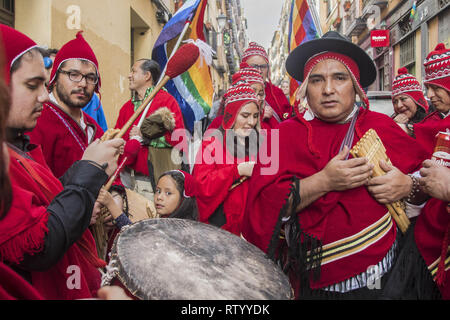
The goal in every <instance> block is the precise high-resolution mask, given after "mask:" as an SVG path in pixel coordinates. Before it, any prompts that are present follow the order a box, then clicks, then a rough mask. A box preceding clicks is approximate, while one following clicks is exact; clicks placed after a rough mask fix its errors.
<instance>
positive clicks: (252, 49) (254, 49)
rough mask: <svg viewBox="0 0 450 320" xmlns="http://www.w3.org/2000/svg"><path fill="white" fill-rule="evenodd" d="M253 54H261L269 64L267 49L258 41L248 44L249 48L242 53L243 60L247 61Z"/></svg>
mask: <svg viewBox="0 0 450 320" xmlns="http://www.w3.org/2000/svg"><path fill="white" fill-rule="evenodd" d="M252 56H261V57H263V58H264V60H266V63H267V64H268V63H269V56H268V55H267V52H266V50H265V49H264V47H263V46H261V45H259V44H257V43H256V42H250V43H249V44H248V48H247V49H245V51H244V54H243V55H242V62H246V61H247V60H248V59H249V58H250V57H252Z"/></svg>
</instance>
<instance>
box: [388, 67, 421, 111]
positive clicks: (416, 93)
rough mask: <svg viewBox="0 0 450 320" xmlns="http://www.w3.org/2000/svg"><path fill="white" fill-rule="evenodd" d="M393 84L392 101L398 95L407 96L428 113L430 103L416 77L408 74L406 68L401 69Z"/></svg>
mask: <svg viewBox="0 0 450 320" xmlns="http://www.w3.org/2000/svg"><path fill="white" fill-rule="evenodd" d="M397 73H398V74H397V76H396V77H395V79H394V81H393V82H392V100H394V98H395V97H396V96H398V95H401V94H405V95H407V96H409V97H411V99H413V100H414V101H415V102H416V104H417V105H419V106H420V107H422V108H423V109H424V110H425V111H426V112H428V103H427V101H426V100H425V96H424V95H423V92H422V87H421V85H420V83H419V81H417V79H416V77H414V76H413V75H412V74H409V73H408V70H407V69H406V68H400V69H398V71H397Z"/></svg>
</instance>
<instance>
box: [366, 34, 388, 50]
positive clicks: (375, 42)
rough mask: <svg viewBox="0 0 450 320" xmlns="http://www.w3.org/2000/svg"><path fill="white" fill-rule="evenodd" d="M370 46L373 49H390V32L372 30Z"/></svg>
mask: <svg viewBox="0 0 450 320" xmlns="http://www.w3.org/2000/svg"><path fill="white" fill-rule="evenodd" d="M370 45H371V46H372V47H389V30H372V31H371V32H370Z"/></svg>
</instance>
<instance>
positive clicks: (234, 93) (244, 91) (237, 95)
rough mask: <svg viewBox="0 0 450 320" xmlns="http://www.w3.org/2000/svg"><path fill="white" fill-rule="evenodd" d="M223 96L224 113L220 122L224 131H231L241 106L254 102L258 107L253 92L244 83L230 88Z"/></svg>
mask: <svg viewBox="0 0 450 320" xmlns="http://www.w3.org/2000/svg"><path fill="white" fill-rule="evenodd" d="M225 96H226V100H225V112H224V115H223V120H222V127H223V128H224V129H231V128H232V127H233V124H234V121H235V120H236V117H237V115H238V113H239V111H240V110H241V108H242V106H244V105H246V104H248V103H250V102H254V103H255V104H256V105H258V98H257V96H256V93H255V90H253V89H252V88H251V87H250V86H249V85H248V83H245V82H244V83H239V84H236V85H235V86H232V87H230V88H229V89H228V90H227V92H226V94H225Z"/></svg>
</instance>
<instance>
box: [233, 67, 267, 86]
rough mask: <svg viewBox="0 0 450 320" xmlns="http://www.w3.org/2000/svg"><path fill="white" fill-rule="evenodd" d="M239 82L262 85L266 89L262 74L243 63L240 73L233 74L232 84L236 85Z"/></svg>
mask: <svg viewBox="0 0 450 320" xmlns="http://www.w3.org/2000/svg"><path fill="white" fill-rule="evenodd" d="M237 81H246V82H247V83H248V84H250V85H251V84H253V83H260V84H261V85H262V86H263V87H264V79H263V77H262V76H261V72H260V71H259V70H258V69H256V68H252V67H250V66H249V65H248V64H247V63H245V62H244V63H241V65H240V69H239V71H238V72H236V73H235V74H233V77H232V83H233V84H234V83H236V82H237Z"/></svg>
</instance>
